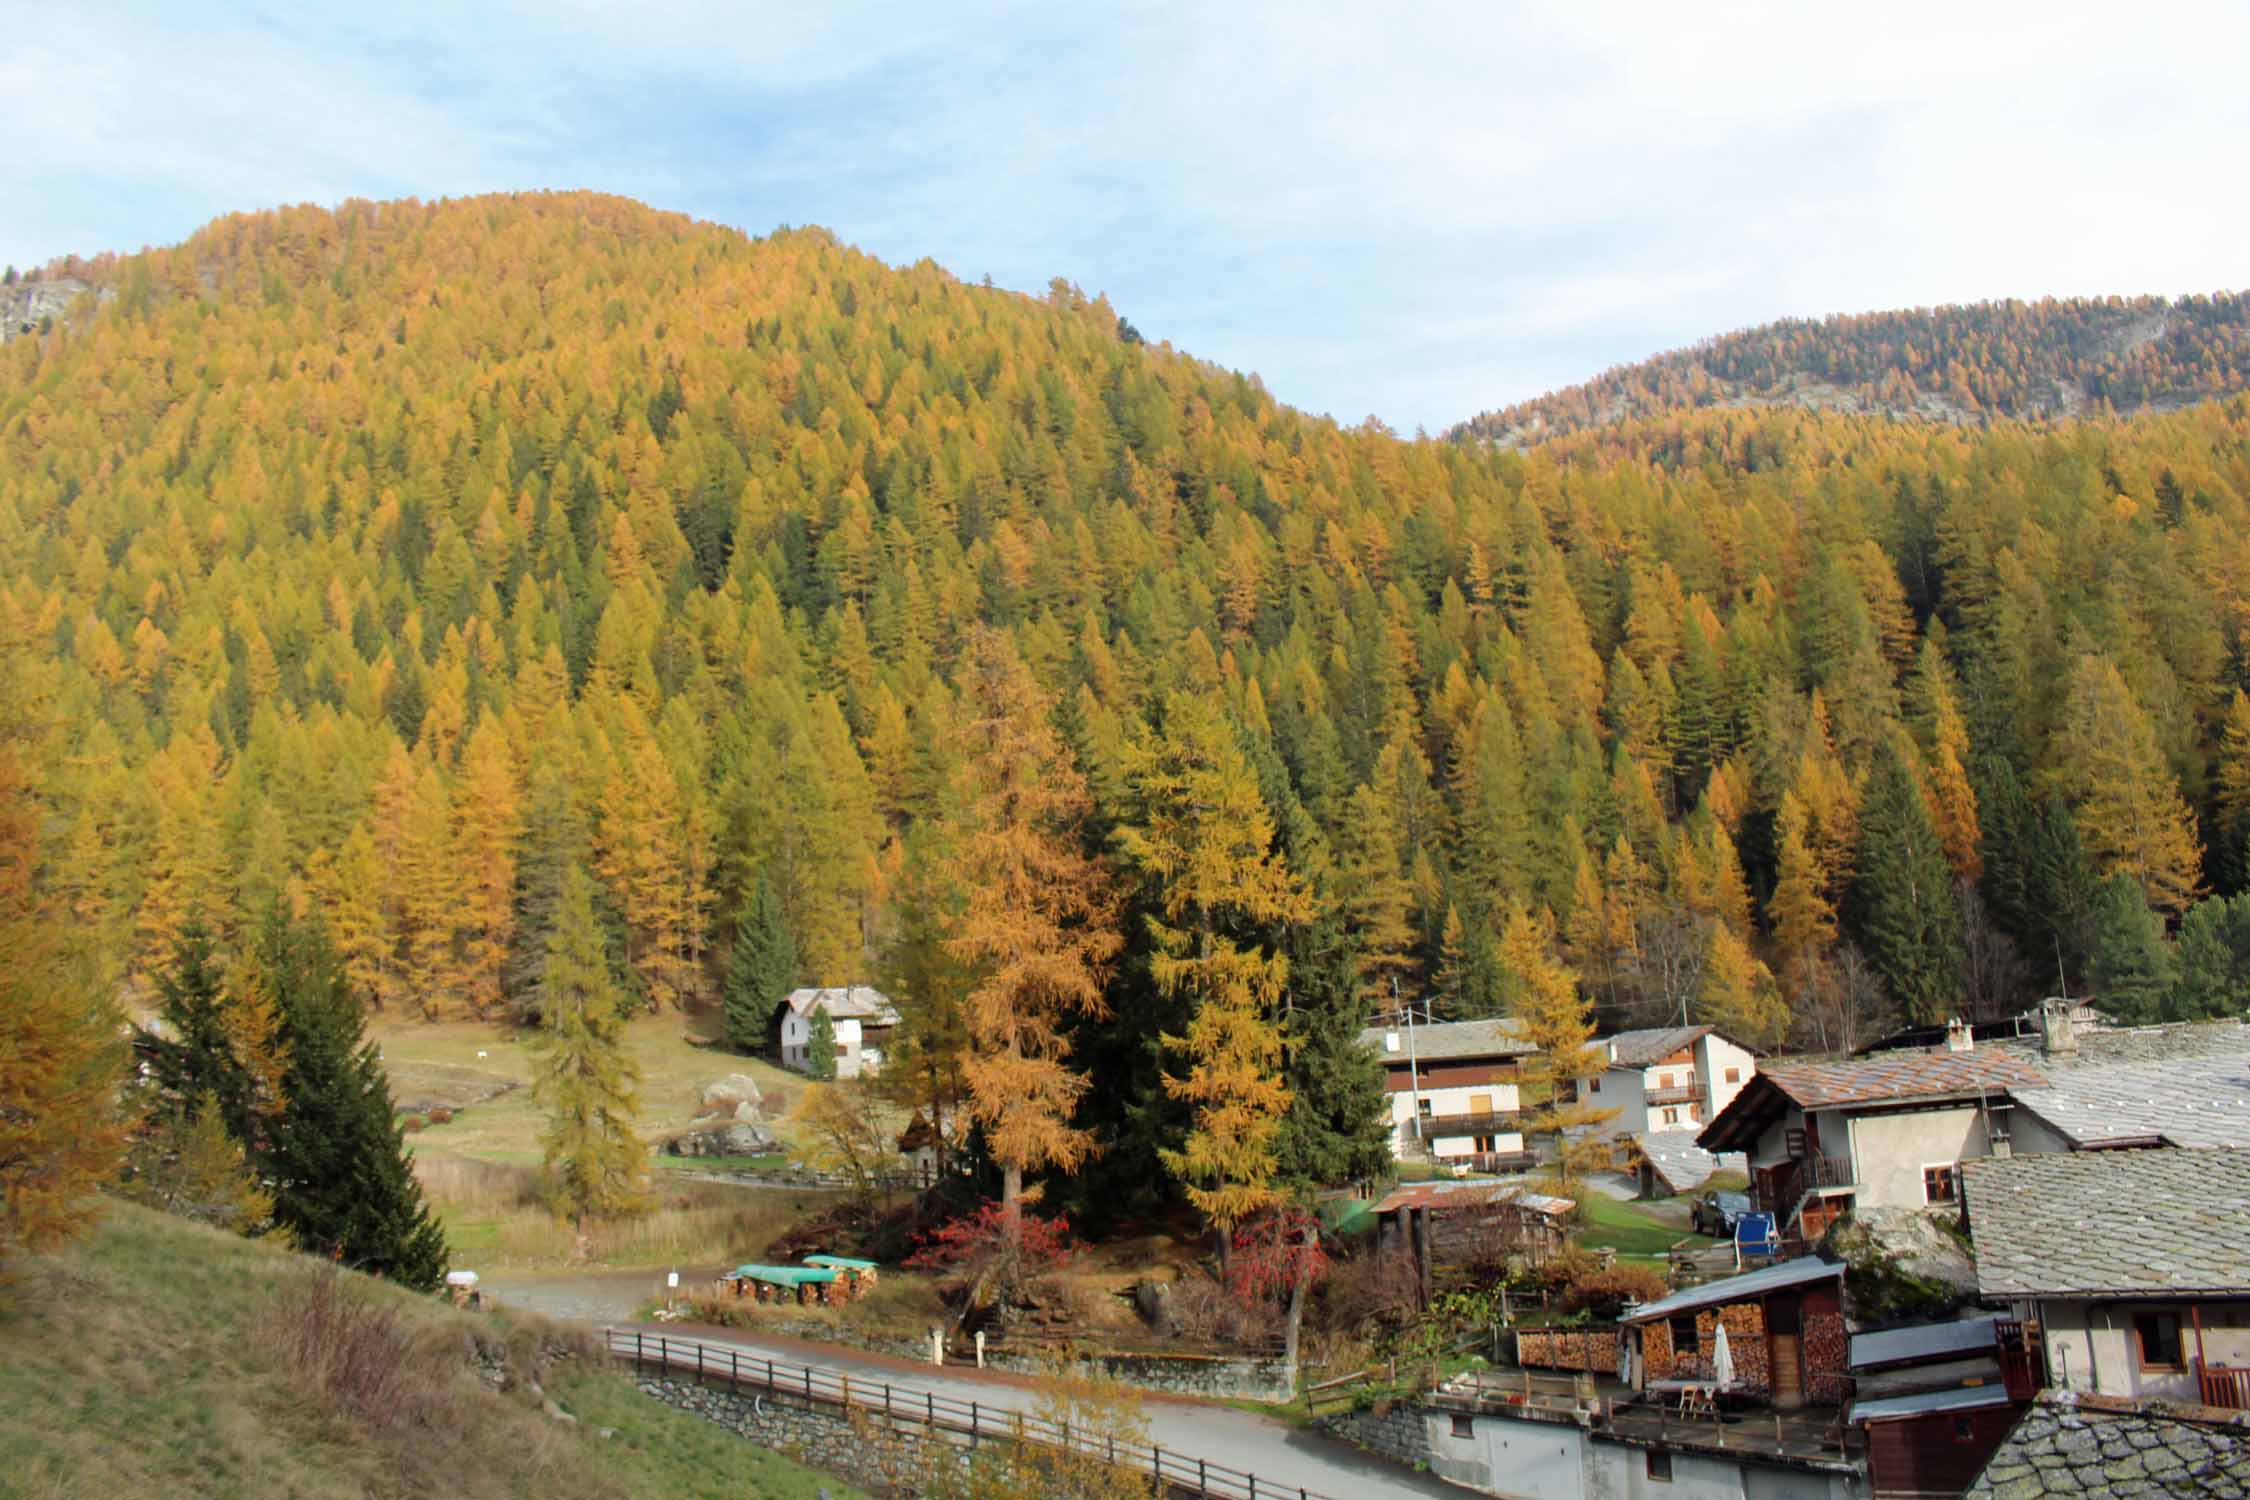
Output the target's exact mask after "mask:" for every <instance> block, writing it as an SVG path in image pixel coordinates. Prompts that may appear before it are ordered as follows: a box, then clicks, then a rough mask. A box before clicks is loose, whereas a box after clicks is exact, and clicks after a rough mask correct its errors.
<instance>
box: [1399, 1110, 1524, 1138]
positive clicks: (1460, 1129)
mask: <svg viewBox="0 0 2250 1500" xmlns="http://www.w3.org/2000/svg"><path fill="white" fill-rule="evenodd" d="M1522 1129H1523V1116H1522V1114H1520V1113H1519V1112H1517V1111H1515V1110H1512V1109H1508V1110H1496V1111H1493V1112H1491V1113H1488V1114H1474V1115H1431V1116H1429V1117H1428V1118H1426V1119H1424V1120H1423V1121H1422V1135H1423V1138H1424V1139H1426V1140H1433V1141H1435V1140H1452V1139H1454V1138H1456V1137H1458V1136H1464V1135H1514V1134H1516V1133H1517V1132H1519V1131H1521V1130H1522Z"/></svg>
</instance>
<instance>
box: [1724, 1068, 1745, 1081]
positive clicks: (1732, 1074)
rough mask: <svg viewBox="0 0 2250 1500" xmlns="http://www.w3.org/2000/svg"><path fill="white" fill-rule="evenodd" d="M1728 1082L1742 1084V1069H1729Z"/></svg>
mask: <svg viewBox="0 0 2250 1500" xmlns="http://www.w3.org/2000/svg"><path fill="white" fill-rule="evenodd" d="M1727 1082H1729V1083H1740V1082H1742V1070H1741V1069H1740V1068H1729V1069H1727Z"/></svg>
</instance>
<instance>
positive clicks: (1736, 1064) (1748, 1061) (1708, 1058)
mask: <svg viewBox="0 0 2250 1500" xmlns="http://www.w3.org/2000/svg"><path fill="white" fill-rule="evenodd" d="M1695 1067H1696V1072H1697V1073H1698V1074H1700V1075H1701V1076H1702V1079H1703V1091H1704V1093H1706V1094H1707V1095H1709V1096H1710V1100H1711V1102H1710V1104H1709V1105H1708V1106H1706V1108H1707V1110H1708V1113H1706V1114H1705V1115H1704V1121H1705V1123H1709V1122H1710V1121H1712V1120H1716V1119H1717V1118H1718V1117H1719V1111H1720V1110H1722V1109H1725V1108H1726V1107H1727V1106H1728V1105H1730V1104H1732V1103H1733V1102H1734V1096H1735V1095H1737V1094H1739V1093H1741V1092H1742V1090H1743V1086H1744V1085H1745V1084H1747V1083H1749V1082H1750V1079H1751V1076H1752V1075H1753V1074H1755V1073H1756V1072H1757V1071H1758V1060H1757V1059H1756V1058H1755V1057H1752V1056H1751V1055H1750V1053H1749V1051H1748V1050H1747V1049H1745V1048H1742V1047H1737V1046H1736V1045H1735V1044H1734V1043H1732V1042H1730V1041H1728V1040H1727V1039H1726V1038H1725V1037H1723V1036H1720V1035H1718V1034H1717V1033H1716V1032H1714V1033H1712V1034H1711V1035H1709V1036H1706V1037H1704V1038H1703V1039H1702V1040H1701V1041H1699V1042H1697V1043H1696V1044H1695ZM1729 1068H1732V1069H1733V1070H1734V1082H1732V1083H1729V1082H1727V1070H1728V1069H1729Z"/></svg>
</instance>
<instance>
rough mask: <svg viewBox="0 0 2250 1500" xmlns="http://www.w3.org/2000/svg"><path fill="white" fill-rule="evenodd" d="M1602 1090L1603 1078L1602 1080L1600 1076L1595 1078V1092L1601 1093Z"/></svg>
mask: <svg viewBox="0 0 2250 1500" xmlns="http://www.w3.org/2000/svg"><path fill="white" fill-rule="evenodd" d="M1601 1091H1602V1081H1601V1080H1600V1079H1599V1078H1597V1079H1595V1080H1594V1092H1595V1093H1597V1094H1598V1093H1600V1092H1601Z"/></svg>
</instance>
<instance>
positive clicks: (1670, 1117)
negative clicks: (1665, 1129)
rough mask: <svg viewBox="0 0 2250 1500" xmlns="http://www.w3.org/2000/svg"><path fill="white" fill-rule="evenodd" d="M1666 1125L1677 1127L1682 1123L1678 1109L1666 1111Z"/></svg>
mask: <svg viewBox="0 0 2250 1500" xmlns="http://www.w3.org/2000/svg"><path fill="white" fill-rule="evenodd" d="M1664 1123H1665V1124H1667V1125H1677V1124H1679V1123H1680V1112H1679V1111H1678V1110H1676V1109H1668V1110H1666V1111H1664Z"/></svg>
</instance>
